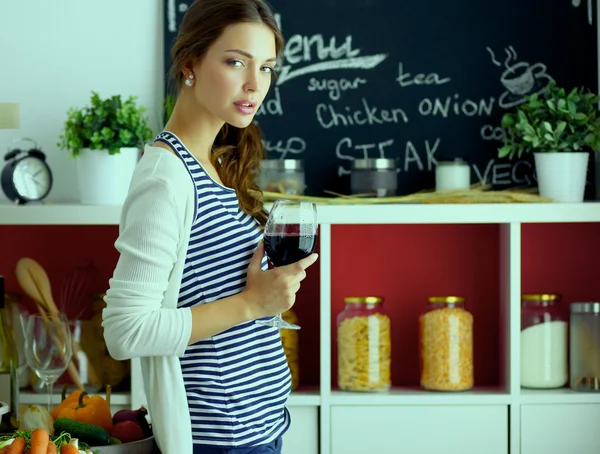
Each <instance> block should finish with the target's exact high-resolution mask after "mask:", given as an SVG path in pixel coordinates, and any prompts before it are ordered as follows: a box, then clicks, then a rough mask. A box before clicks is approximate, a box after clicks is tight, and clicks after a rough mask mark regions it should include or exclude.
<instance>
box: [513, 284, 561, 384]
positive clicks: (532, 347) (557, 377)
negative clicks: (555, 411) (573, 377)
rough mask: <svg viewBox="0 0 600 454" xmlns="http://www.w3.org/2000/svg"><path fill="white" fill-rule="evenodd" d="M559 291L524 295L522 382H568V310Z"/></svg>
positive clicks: (522, 298)
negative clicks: (562, 302) (564, 307)
mask: <svg viewBox="0 0 600 454" xmlns="http://www.w3.org/2000/svg"><path fill="white" fill-rule="evenodd" d="M560 300H561V296H560V295H558V294H555V293H526V294H523V295H521V386H522V387H524V388H535V389H546V388H559V387H562V386H564V385H566V384H567V382H568V380H569V374H568V367H567V366H568V355H567V350H568V322H567V320H568V313H567V311H565V310H564V309H563V307H562V306H561V304H560Z"/></svg>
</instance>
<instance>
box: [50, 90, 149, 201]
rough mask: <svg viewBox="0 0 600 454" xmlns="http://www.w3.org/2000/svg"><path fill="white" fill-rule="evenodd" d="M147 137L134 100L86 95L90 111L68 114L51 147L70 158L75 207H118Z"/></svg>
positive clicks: (143, 112) (141, 109) (140, 110)
mask: <svg viewBox="0 0 600 454" xmlns="http://www.w3.org/2000/svg"><path fill="white" fill-rule="evenodd" d="M151 137H152V130H151V129H150V127H149V126H148V116H147V115H146V109H145V108H144V107H142V106H138V105H137V98H136V97H134V96H130V97H129V98H128V99H127V100H122V99H121V96H120V95H115V96H112V97H110V98H106V99H102V98H101V97H100V95H99V94H98V93H96V92H94V91H92V96H91V102H90V105H88V106H85V107H82V108H79V109H78V108H71V109H69V111H68V112H67V120H66V121H65V124H64V130H63V133H62V134H61V135H60V140H59V142H58V144H57V145H58V147H59V148H62V149H65V150H68V151H69V152H70V154H71V156H72V157H74V158H76V161H77V175H78V180H79V189H80V198H81V202H82V203H84V204H91V205H120V204H122V203H123V201H124V200H125V197H126V195H127V191H128V189H129V183H130V181H131V176H132V175H133V171H134V169H135V166H136V164H137V161H138V159H139V157H140V150H141V149H142V148H143V146H144V143H145V142H146V141H148V140H149V139H150V138H151Z"/></svg>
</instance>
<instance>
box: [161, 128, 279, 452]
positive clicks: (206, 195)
mask: <svg viewBox="0 0 600 454" xmlns="http://www.w3.org/2000/svg"><path fill="white" fill-rule="evenodd" d="M156 140H158V141H161V142H164V143H166V144H168V145H169V146H170V147H171V148H172V149H173V150H174V151H175V152H176V153H177V154H178V155H179V156H180V157H181V158H182V160H183V161H184V163H185V165H186V167H187V169H188V172H189V174H190V176H191V178H192V179H193V181H194V183H195V190H196V200H197V207H196V213H195V216H194V222H193V224H192V231H191V235H190V242H189V246H188V252H187V257H186V261H185V268H184V272H183V278H182V282H181V290H180V292H179V302H178V307H191V306H195V305H198V304H204V303H209V302H212V301H216V300H220V299H223V298H226V297H229V296H232V295H235V294H237V293H239V292H241V291H242V290H243V289H244V287H245V284H246V273H247V267H248V264H249V263H250V259H251V258H252V255H253V253H254V250H255V249H256V245H257V243H258V241H259V240H260V239H261V237H262V232H261V230H260V229H259V228H258V223H257V222H256V221H255V220H254V219H253V218H252V217H251V216H249V215H248V214H246V213H245V212H243V211H242V210H241V209H240V208H239V204H238V199H237V195H236V193H235V191H234V190H233V189H231V188H226V187H225V186H223V185H221V184H219V183H217V182H216V181H215V180H213V179H212V178H211V177H210V175H209V174H208V173H207V172H206V171H205V170H204V168H203V167H202V165H201V164H200V162H199V161H198V160H197V159H196V158H195V157H194V156H193V155H192V154H191V153H190V152H189V151H188V150H187V149H186V148H185V146H184V145H183V143H182V142H181V141H180V140H179V139H178V138H177V137H176V136H175V135H174V134H172V133H170V132H163V133H161V134H159V135H158V137H157V139H156ZM262 268H263V269H266V268H267V261H266V258H263V261H262ZM180 362H181V368H182V372H183V379H184V383H185V388H186V394H187V397H188V403H189V408H190V416H191V423H192V434H193V438H194V444H197V445H207V446H219V447H249V446H255V445H260V444H265V443H270V442H271V441H273V440H275V439H277V438H278V437H280V436H281V435H282V434H283V433H284V432H285V431H286V430H287V429H288V427H289V425H290V416H289V413H288V411H287V409H286V408H285V403H286V401H287V398H288V395H289V393H290V390H291V377H290V372H289V368H288V365H287V360H286V357H285V353H284V350H283V347H282V344H281V337H280V334H279V330H278V329H277V328H272V327H267V326H261V325H257V324H256V323H254V321H250V322H247V323H242V324H240V325H237V326H234V327H233V328H230V329H228V330H227V331H224V332H222V333H220V334H217V335H215V336H212V337H211V338H209V339H205V340H202V341H199V342H197V343H195V344H193V345H190V346H188V348H187V349H186V352H185V354H184V356H183V357H182V358H181V359H180ZM166 392H168V391H166Z"/></svg>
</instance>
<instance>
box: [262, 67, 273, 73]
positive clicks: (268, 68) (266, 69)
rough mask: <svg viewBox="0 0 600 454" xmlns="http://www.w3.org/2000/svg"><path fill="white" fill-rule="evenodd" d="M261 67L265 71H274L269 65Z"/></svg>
mask: <svg viewBox="0 0 600 454" xmlns="http://www.w3.org/2000/svg"><path fill="white" fill-rule="evenodd" d="M261 69H262V70H263V71H264V72H266V73H272V72H273V71H275V69H274V68H271V67H270V66H263V67H262V68H261Z"/></svg>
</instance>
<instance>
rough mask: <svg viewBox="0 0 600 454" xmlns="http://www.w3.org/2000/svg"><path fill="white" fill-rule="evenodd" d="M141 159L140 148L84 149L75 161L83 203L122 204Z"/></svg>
mask: <svg viewBox="0 0 600 454" xmlns="http://www.w3.org/2000/svg"><path fill="white" fill-rule="evenodd" d="M139 157H140V150H139V149H138V148H121V152H120V153H117V154H113V155H110V154H108V150H90V149H89V148H83V149H82V150H81V152H80V153H79V156H77V157H76V158H75V159H76V161H77V178H78V181H79V195H80V200H81V203H83V204H85V205H122V204H123V202H124V201H125V198H126V196H127V192H128V191H129V185H130V183H131V177H132V175H133V171H134V170H135V166H136V164H137V162H138V160H139Z"/></svg>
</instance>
